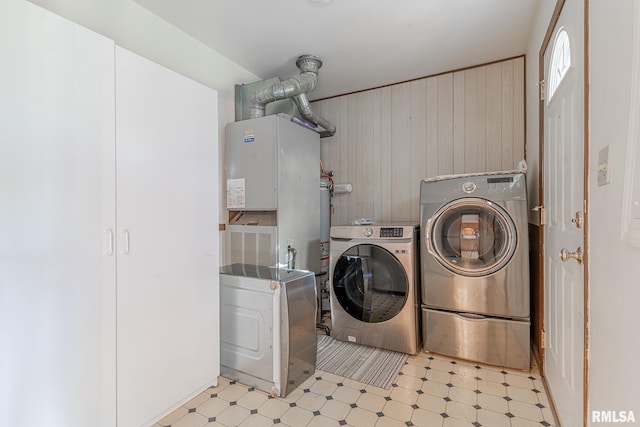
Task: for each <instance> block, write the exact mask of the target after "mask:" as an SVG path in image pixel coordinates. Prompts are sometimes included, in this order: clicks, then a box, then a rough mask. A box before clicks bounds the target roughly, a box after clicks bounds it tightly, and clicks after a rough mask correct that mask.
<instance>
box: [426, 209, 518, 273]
mask: <svg viewBox="0 0 640 427" xmlns="http://www.w3.org/2000/svg"><path fill="white" fill-rule="evenodd" d="M427 228H428V230H427V231H428V233H429V235H428V237H427V241H428V244H429V251H430V252H431V253H432V254H433V255H434V257H435V259H436V260H437V261H438V262H439V263H440V264H442V265H443V266H444V267H445V268H447V269H448V270H450V271H452V272H454V273H456V274H460V275H464V276H486V275H489V274H493V273H495V272H496V271H498V270H500V269H501V268H503V267H504V266H506V265H507V263H508V262H509V261H510V259H511V257H512V256H513V253H514V251H515V248H516V240H517V239H516V237H517V236H516V228H515V225H514V223H513V221H512V220H511V218H510V217H509V215H508V214H507V213H506V212H505V211H504V209H502V207H500V206H499V205H497V204H495V203H493V202H490V201H488V200H484V199H477V198H467V199H460V200H456V201H453V202H451V203H448V204H447V205H445V206H443V207H442V208H441V209H440V210H438V211H437V212H436V213H435V214H434V216H433V219H432V220H430V223H429V226H428V227H427Z"/></svg>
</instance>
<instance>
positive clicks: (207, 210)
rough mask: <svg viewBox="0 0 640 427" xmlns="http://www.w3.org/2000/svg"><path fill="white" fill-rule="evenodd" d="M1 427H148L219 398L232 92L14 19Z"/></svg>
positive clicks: (1, 17)
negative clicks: (225, 139) (215, 390)
mask: <svg viewBox="0 0 640 427" xmlns="http://www.w3.org/2000/svg"><path fill="white" fill-rule="evenodd" d="M0 93H2V96H0V425H10V426H12V427H35V426H40V425H47V426H50V427H76V426H77V427H84V426H88V425H91V426H100V427H115V426H116V425H117V426H118V427H137V426H142V425H147V424H148V423H149V422H150V421H153V420H155V419H157V418H158V417H161V416H162V415H164V414H165V413H166V412H168V411H170V410H172V409H174V408H175V407H176V406H177V405H179V404H181V403H183V402H184V401H185V400H186V399H188V398H189V397H191V396H192V395H193V394H195V393H197V392H198V391H200V390H202V388H204V387H206V386H207V385H210V384H215V383H216V381H217V375H218V372H219V355H218V346H219V345H218V328H219V321H218V259H219V257H218V231H217V224H218V207H217V206H218V185H217V177H218V173H217V168H218V166H217V165H218V159H217V153H218V149H217V133H218V129H217V97H216V93H215V91H213V90H211V89H209V88H206V87H204V86H202V85H199V84H197V83H195V82H192V81H190V80H188V79H186V78H184V77H182V76H180V75H178V74H176V73H173V72H171V71H169V70H166V69H164V68H162V67H160V66H158V65H156V64H153V63H151V62H149V61H147V60H144V59H142V58H140V57H138V56H136V55H133V54H131V53H129V52H127V51H125V50H123V49H120V48H117V47H115V45H114V43H113V41H111V40H108V39H106V38H104V37H102V36H100V35H97V34H95V33H93V32H91V31H88V30H86V29H84V28H82V27H80V26H78V25H76V24H74V23H72V22H69V21H67V20H65V19H62V18H60V17H58V16H57V15H54V14H52V13H50V12H48V11H45V10H43V9H41V8H39V7H37V6H35V5H33V4H31V3H29V2H26V1H24V0H3V1H2V2H0Z"/></svg>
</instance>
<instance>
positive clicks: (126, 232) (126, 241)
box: [122, 229, 129, 255]
mask: <svg viewBox="0 0 640 427" xmlns="http://www.w3.org/2000/svg"><path fill="white" fill-rule="evenodd" d="M122 240H123V243H124V245H123V248H122V254H123V255H129V230H126V229H125V230H122Z"/></svg>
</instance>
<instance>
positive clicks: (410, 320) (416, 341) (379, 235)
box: [329, 223, 421, 354]
mask: <svg viewBox="0 0 640 427" xmlns="http://www.w3.org/2000/svg"><path fill="white" fill-rule="evenodd" d="M419 229H420V227H419V224H412V223H372V224H362V225H345V226H332V227H331V230H330V253H329V265H330V273H329V276H330V278H329V279H330V291H331V292H330V297H329V300H330V305H331V324H332V331H331V335H332V336H333V337H334V338H336V339H339V340H343V341H350V342H354V343H358V344H363V345H367V346H371V347H377V348H382V349H387V350H393V351H398V352H402V353H407V354H417V352H418V351H420V350H421V342H420V338H421V334H420V318H419V316H420V295H419V293H420V292H419V286H418V283H419V279H420V272H419V265H420V264H419V262H420V261H419V259H420V258H419V255H418V251H419V237H418V236H419Z"/></svg>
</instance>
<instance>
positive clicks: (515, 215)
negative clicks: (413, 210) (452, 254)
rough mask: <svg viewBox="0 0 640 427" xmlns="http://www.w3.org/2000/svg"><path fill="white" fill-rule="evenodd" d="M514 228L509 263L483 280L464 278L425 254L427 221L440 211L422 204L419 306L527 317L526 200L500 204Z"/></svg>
mask: <svg viewBox="0 0 640 427" xmlns="http://www.w3.org/2000/svg"><path fill="white" fill-rule="evenodd" d="M499 204H500V205H501V206H502V207H503V208H504V209H505V210H506V211H507V213H509V215H510V216H511V219H512V220H513V222H514V223H515V225H516V232H517V242H516V245H517V246H516V250H515V252H514V254H513V257H512V259H511V261H510V262H509V263H508V264H507V265H506V266H505V267H504V268H503V269H501V270H500V271H498V272H496V273H494V274H492V275H489V276H484V277H465V276H461V275H458V274H454V273H452V272H451V271H449V270H447V269H446V268H444V267H443V266H442V265H440V263H439V262H438V261H436V260H435V258H434V256H433V255H432V254H431V253H429V252H428V251H427V245H426V238H425V236H424V233H425V231H426V230H425V228H424V227H425V225H426V224H425V223H426V220H427V219H429V218H431V217H432V215H433V214H434V213H435V212H436V210H437V209H439V208H440V206H441V204H440V203H423V204H422V205H421V218H422V219H423V223H422V226H423V229H422V230H423V231H422V232H423V235H422V236H421V237H422V241H423V243H422V251H421V253H420V258H421V260H422V262H421V264H422V303H423V304H424V305H426V306H428V307H430V308H442V309H446V310H453V311H468V312H472V313H481V314H482V313H483V314H490V315H494V316H504V317H515V318H526V317H528V316H529V314H530V295H529V252H528V251H529V236H528V231H527V227H528V226H527V224H526V221H527V202H526V200H517V201H505V202H501V203H499Z"/></svg>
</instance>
